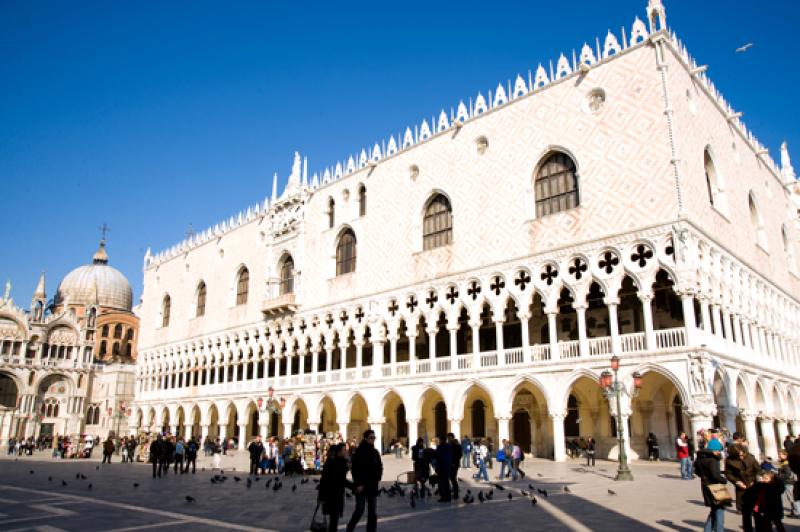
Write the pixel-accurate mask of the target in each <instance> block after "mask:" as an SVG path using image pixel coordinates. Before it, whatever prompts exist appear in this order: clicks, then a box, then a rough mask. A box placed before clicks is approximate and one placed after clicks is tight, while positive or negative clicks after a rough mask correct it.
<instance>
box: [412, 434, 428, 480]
mask: <svg viewBox="0 0 800 532" xmlns="http://www.w3.org/2000/svg"><path fill="white" fill-rule="evenodd" d="M411 461H412V462H413V464H414V478H415V479H416V482H417V484H419V487H420V488H421V489H422V488H424V487H425V483H426V482H427V481H428V476H429V475H430V472H431V463H430V460H429V459H428V453H427V452H426V449H425V440H423V439H422V438H417V443H416V444H415V445H414V446H412V447H411ZM422 493H425V492H424V491H423V492H422Z"/></svg>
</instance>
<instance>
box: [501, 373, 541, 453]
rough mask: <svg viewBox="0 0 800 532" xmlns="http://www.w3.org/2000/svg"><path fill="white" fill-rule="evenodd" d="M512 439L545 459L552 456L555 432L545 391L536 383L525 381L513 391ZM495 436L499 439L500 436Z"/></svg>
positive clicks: (522, 447) (527, 451) (524, 448)
mask: <svg viewBox="0 0 800 532" xmlns="http://www.w3.org/2000/svg"><path fill="white" fill-rule="evenodd" d="M511 411H512V412H513V418H512V423H511V427H510V432H511V434H510V436H511V441H512V442H514V443H516V444H517V445H519V446H520V449H522V450H523V452H526V453H531V454H533V455H534V456H540V457H543V458H549V457H552V454H553V436H552V434H553V432H552V423H551V422H550V416H548V413H547V401H546V400H545V396H544V393H542V390H541V389H540V388H539V387H538V386H537V385H536V384H535V383H534V382H531V381H529V380H523V381H522V382H520V383H519V384H517V385H516V386H515V387H514V390H513V391H512V392H511ZM492 439H493V440H495V441H497V435H496V434H495V435H493V436H492Z"/></svg>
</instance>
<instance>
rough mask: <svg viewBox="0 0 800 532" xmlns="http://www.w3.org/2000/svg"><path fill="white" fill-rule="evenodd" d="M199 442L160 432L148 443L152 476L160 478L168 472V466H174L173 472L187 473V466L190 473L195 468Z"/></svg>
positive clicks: (193, 471)
mask: <svg viewBox="0 0 800 532" xmlns="http://www.w3.org/2000/svg"><path fill="white" fill-rule="evenodd" d="M198 449H199V444H198V443H197V441H196V440H195V439H194V437H192V438H190V439H189V441H188V442H187V441H185V440H184V439H183V438H175V437H174V436H168V437H166V438H165V437H163V436H161V434H159V435H157V436H156V439H155V440H154V441H152V442H151V443H150V449H149V451H150V456H149V461H150V463H151V464H153V478H156V477H159V478H161V476H162V474H163V475H164V476H166V475H167V474H168V473H169V470H170V466H172V467H174V473H175V474H177V473H178V472H180V473H181V474H183V473H188V472H189V467H191V468H192V474H194V473H195V471H196V470H197V450H198Z"/></svg>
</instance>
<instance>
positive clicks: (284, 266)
mask: <svg viewBox="0 0 800 532" xmlns="http://www.w3.org/2000/svg"><path fill="white" fill-rule="evenodd" d="M293 293H294V260H293V259H292V256H291V255H286V257H284V258H283V260H282V261H281V284H280V295H284V294H293Z"/></svg>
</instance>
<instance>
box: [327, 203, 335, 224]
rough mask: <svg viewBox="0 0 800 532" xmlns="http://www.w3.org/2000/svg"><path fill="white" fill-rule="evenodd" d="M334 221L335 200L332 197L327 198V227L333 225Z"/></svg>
mask: <svg viewBox="0 0 800 532" xmlns="http://www.w3.org/2000/svg"><path fill="white" fill-rule="evenodd" d="M335 223H336V202H335V201H333V198H329V199H328V227H329V228H330V227H333V226H334V224H335Z"/></svg>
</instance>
